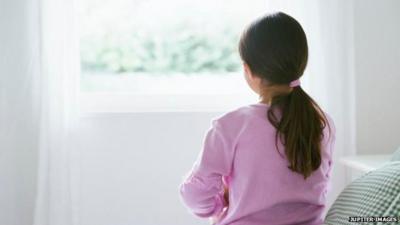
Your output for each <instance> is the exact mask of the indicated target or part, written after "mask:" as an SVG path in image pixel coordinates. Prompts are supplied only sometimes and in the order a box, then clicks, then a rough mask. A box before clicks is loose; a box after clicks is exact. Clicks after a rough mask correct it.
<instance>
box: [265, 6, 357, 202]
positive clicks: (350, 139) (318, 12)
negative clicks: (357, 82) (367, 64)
mask: <svg viewBox="0 0 400 225" xmlns="http://www.w3.org/2000/svg"><path fill="white" fill-rule="evenodd" d="M267 10H268V11H283V12H286V13H288V14H289V15H292V16H293V17H295V18H296V19H297V20H298V21H299V22H300V23H301V24H302V26H303V28H304V30H305V32H306V35H307V38H308V44H309V64H308V66H307V69H306V71H305V73H304V77H303V79H302V82H303V84H304V85H303V86H304V88H305V90H306V91H307V92H308V93H310V95H311V96H312V97H313V98H314V99H316V100H317V102H318V103H319V104H320V105H321V106H322V108H323V109H325V111H327V112H328V113H329V114H330V115H331V116H332V117H333V119H334V122H335V125H336V129H337V131H336V132H337V134H336V139H337V140H336V148H335V152H334V159H333V160H334V169H333V176H332V186H331V187H332V189H331V191H330V192H329V195H328V206H329V205H330V204H332V203H333V201H334V199H335V198H336V196H337V195H338V194H339V193H340V191H341V190H342V189H343V188H344V186H345V175H346V174H345V170H344V167H343V165H341V164H340V158H342V157H344V156H348V155H353V154H355V150H356V148H355V143H354V141H355V108H354V107H355V104H354V96H355V93H354V87H355V86H354V71H353V66H354V65H353V33H352V30H353V1H344V0H337V1H333V0H332V1H331V0H328V1H319V0H298V1H291V0H279V1H278V0H267Z"/></svg>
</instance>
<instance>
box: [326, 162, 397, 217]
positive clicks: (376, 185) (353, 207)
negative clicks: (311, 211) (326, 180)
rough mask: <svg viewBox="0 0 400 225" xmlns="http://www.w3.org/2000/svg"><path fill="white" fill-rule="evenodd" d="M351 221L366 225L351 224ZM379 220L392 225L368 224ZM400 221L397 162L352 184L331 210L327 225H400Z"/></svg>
mask: <svg viewBox="0 0 400 225" xmlns="http://www.w3.org/2000/svg"><path fill="white" fill-rule="evenodd" d="M350 217H352V218H351V219H354V220H363V221H364V222H360V221H358V222H356V221H354V222H350V221H349V219H350ZM353 217H354V218H353ZM371 217H375V218H371ZM377 217H380V218H381V217H383V219H385V218H386V220H391V221H392V222H383V223H376V222H373V221H369V222H365V221H366V220H374V219H377ZM380 218H379V219H380ZM399 219H400V161H396V162H389V163H387V164H385V165H384V166H383V167H381V168H379V169H377V170H374V171H371V172H368V173H366V174H364V175H363V176H361V177H359V178H358V179H356V180H354V181H353V182H352V183H351V184H349V185H348V186H347V187H346V188H345V189H344V190H343V191H342V193H340V195H339V196H338V198H337V199H336V201H335V202H334V203H333V205H332V207H331V208H330V209H329V211H328V213H327V215H326V217H325V222H324V224H329V225H342V224H346V225H347V224H400V221H399Z"/></svg>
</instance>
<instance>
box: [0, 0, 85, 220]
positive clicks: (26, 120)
mask: <svg viewBox="0 0 400 225" xmlns="http://www.w3.org/2000/svg"><path fill="white" fill-rule="evenodd" d="M0 3H1V5H0V15H1V20H0V23H1V30H2V31H1V35H0V36H1V44H0V46H1V51H0V52H1V58H0V59H1V61H0V62H1V64H0V65H1V67H0V69H1V71H0V78H1V80H0V93H1V95H0V107H1V111H0V138H1V140H0V150H1V152H0V153H1V161H2V162H1V171H2V172H1V173H2V174H1V175H2V176H0V177H1V181H3V182H1V183H2V185H1V186H2V188H1V191H0V197H1V199H0V202H1V203H0V207H1V208H0V223H1V224H13V225H14V224H15V225H19V224H21V225H22V224H35V225H71V224H76V223H77V218H78V217H77V216H76V215H77V212H78V208H77V203H76V201H77V199H78V190H77V188H78V183H77V182H76V179H78V178H77V175H78V174H79V173H77V172H76V171H77V170H76V169H78V168H79V167H78V166H79V160H77V158H78V157H76V155H75V154H76V152H75V151H73V150H74V148H73V145H72V143H73V142H72V141H71V132H72V131H73V128H74V127H75V124H76V121H77V120H76V116H77V114H76V111H77V110H76V109H77V107H76V98H75V96H76V88H77V87H78V85H77V79H76V78H77V74H78V71H79V62H78V60H79V58H78V55H77V53H78V52H79V51H78V45H77V43H78V42H77V36H76V34H77V32H76V31H75V26H74V19H75V16H74V14H73V13H74V12H75V10H74V9H73V7H74V6H73V1H63V0H13V1H6V0H3V1H1V2H0ZM3 187H4V189H3Z"/></svg>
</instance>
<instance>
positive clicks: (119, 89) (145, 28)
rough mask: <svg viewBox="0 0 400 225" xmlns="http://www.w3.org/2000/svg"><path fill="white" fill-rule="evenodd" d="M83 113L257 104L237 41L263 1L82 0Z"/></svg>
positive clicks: (209, 108) (262, 11)
mask: <svg viewBox="0 0 400 225" xmlns="http://www.w3.org/2000/svg"><path fill="white" fill-rule="evenodd" d="M79 4H80V5H79V16H80V43H81V44H80V46H81V47H80V50H81V52H80V55H81V82H80V83H81V100H82V104H81V105H82V106H83V107H84V108H85V111H87V110H89V111H93V110H94V111H160V110H161V111H181V110H183V111H187V110H196V111H199V110H219V109H224V108H229V107H234V106H236V105H240V104H243V103H244V102H248V101H249V99H253V101H254V99H255V97H254V95H251V92H250V90H249V89H248V87H247V86H246V85H245V83H244V79H243V74H242V71H241V70H242V68H241V61H240V58H239V55H238V52H237V44H238V40H239V35H240V33H241V31H242V30H243V28H244V27H245V26H246V24H247V23H249V22H250V21H251V20H253V19H254V18H256V17H257V16H259V15H260V14H262V13H264V11H265V10H263V9H265V4H264V0H255V1H252V2H251V4H250V3H249V2H248V1H244V0H242V1H239V0H235V1H233V0H224V1H214V0H201V1H200V0H199V1H188V0H168V1H163V0H82V1H80V2H79Z"/></svg>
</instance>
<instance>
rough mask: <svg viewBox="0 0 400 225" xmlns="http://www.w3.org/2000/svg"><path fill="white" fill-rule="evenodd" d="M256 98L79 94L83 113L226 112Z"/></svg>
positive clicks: (236, 96) (109, 93)
mask: <svg viewBox="0 0 400 225" xmlns="http://www.w3.org/2000/svg"><path fill="white" fill-rule="evenodd" d="M249 92H250V91H249ZM255 102H257V96H256V95H254V94H251V93H249V94H220V95H218V94H217V95H216V94H212V95H207V94H188V95H182V94H177V95H159V94H158V95H156V94H155V95H151V94H131V93H118V92H117V93H112V92H104V93H102V92H94V93H90V92H82V93H81V94H80V98H79V103H80V110H81V112H82V113H125V112H224V111H229V110H232V109H235V108H238V107H240V106H243V105H248V104H252V103H255Z"/></svg>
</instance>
